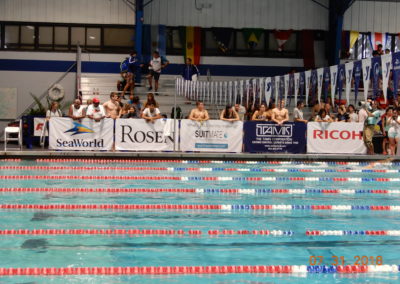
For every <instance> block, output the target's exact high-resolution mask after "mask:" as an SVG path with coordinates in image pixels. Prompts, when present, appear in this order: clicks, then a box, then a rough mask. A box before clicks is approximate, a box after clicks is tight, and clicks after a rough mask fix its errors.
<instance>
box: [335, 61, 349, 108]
mask: <svg viewBox="0 0 400 284" xmlns="http://www.w3.org/2000/svg"><path fill="white" fill-rule="evenodd" d="M345 74H346V70H345V68H344V64H340V65H339V66H338V78H337V86H338V89H339V104H340V101H341V100H342V92H343V81H344V80H345V79H346V75H345ZM332 103H334V102H332Z"/></svg>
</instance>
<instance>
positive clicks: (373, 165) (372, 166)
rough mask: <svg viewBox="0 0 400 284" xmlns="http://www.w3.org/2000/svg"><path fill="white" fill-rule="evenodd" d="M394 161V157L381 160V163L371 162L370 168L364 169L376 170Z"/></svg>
mask: <svg viewBox="0 0 400 284" xmlns="http://www.w3.org/2000/svg"><path fill="white" fill-rule="evenodd" d="M393 160H394V158H393V157H390V158H387V159H385V160H380V161H376V162H371V163H369V165H368V166H366V167H364V169H373V168H375V167H379V166H383V165H385V164H387V163H390V162H392V161H393Z"/></svg>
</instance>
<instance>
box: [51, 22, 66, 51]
mask: <svg viewBox="0 0 400 284" xmlns="http://www.w3.org/2000/svg"><path fill="white" fill-rule="evenodd" d="M68 38H69V36H68V27H58V26H56V27H54V49H55V50H68Z"/></svg>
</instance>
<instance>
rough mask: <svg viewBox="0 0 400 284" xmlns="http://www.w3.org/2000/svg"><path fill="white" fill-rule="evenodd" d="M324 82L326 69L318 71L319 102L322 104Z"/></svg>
mask: <svg viewBox="0 0 400 284" xmlns="http://www.w3.org/2000/svg"><path fill="white" fill-rule="evenodd" d="M323 82H324V68H318V69H317V86H318V88H317V89H318V90H317V100H318V102H319V103H321V93H322V84H323Z"/></svg>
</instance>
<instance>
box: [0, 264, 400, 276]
mask: <svg viewBox="0 0 400 284" xmlns="http://www.w3.org/2000/svg"><path fill="white" fill-rule="evenodd" d="M399 271H400V266H399V265H394V264H393V265H387V264H385V265H346V266H342V265H338V266H333V265H331V266H327V265H315V266H306V265H236V266H233V265H225V266H161V267H160V266H147V267H138V266H134V267H41V268H39V267H25V268H22V267H18V268H0V276H16V275H29V276H63V275H105V276H106V275H109V276H111V275H163V274H164V275H173V274H175V275H184V274H197V275H200V274H239V273H240V274H252V273H275V274H280V273H285V274H289V273H293V274H296V273H300V274H307V273H329V274H333V273H338V274H354V273H374V272H385V273H399Z"/></svg>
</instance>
